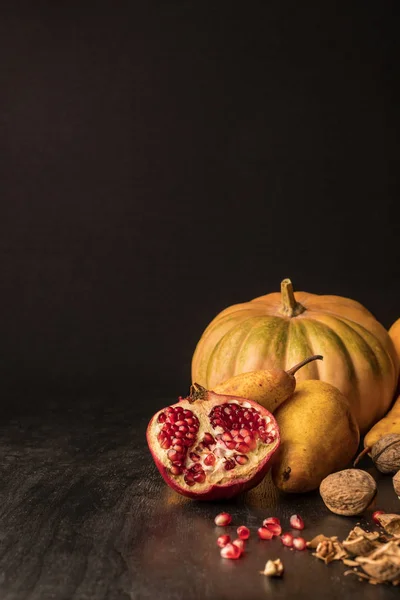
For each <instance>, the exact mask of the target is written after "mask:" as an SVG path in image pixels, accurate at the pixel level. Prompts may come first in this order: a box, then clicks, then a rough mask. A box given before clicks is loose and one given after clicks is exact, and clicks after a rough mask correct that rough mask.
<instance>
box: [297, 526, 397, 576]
mask: <svg viewBox="0 0 400 600" xmlns="http://www.w3.org/2000/svg"><path fill="white" fill-rule="evenodd" d="M380 517H382V519H381V524H382V527H383V528H384V529H385V532H386V534H382V533H379V532H378V531H374V532H367V531H365V530H364V529H362V528H361V527H359V526H356V527H354V529H352V530H351V531H350V533H349V534H348V536H347V538H346V539H345V540H343V542H340V541H339V540H338V538H337V536H332V537H326V536H325V535H323V534H321V535H318V536H316V537H315V538H313V539H312V540H311V541H309V542H307V547H308V548H309V549H314V550H315V552H313V555H314V556H316V557H317V558H319V559H321V560H322V561H324V562H325V564H328V563H330V562H331V561H333V560H341V561H342V563H343V564H344V565H346V566H348V567H352V569H350V570H348V571H345V573H344V574H345V575H356V576H357V577H358V578H359V579H360V581H361V580H363V579H364V580H367V581H368V582H369V583H371V584H372V585H377V584H379V583H389V584H392V585H400V515H394V514H391V515H380ZM383 517H386V519H383ZM390 533H392V535H387V534H390Z"/></svg>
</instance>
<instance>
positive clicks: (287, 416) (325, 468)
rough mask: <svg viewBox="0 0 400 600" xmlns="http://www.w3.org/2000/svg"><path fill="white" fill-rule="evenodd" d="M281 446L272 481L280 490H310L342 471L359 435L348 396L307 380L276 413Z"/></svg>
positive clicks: (300, 384) (353, 450) (349, 459)
mask: <svg viewBox="0 0 400 600" xmlns="http://www.w3.org/2000/svg"><path fill="white" fill-rule="evenodd" d="M275 418H276V420H277V422H278V425H279V429H280V435H281V444H280V448H279V450H278V452H277V453H276V454H275V456H274V460H273V465H272V480H273V482H274V483H275V485H276V487H277V488H278V489H279V490H281V491H283V492H293V493H300V492H309V491H312V490H315V489H317V488H318V487H319V485H320V483H321V481H322V480H323V479H324V478H325V477H327V476H328V475H330V474H331V473H333V472H334V471H339V470H341V469H343V468H345V467H346V466H347V465H348V463H349V462H350V461H351V459H352V458H353V457H354V455H355V453H356V452H357V449H358V444H359V441H360V431H359V428H358V425H357V421H356V419H355V416H354V414H353V412H352V410H351V406H350V403H349V401H348V400H347V398H346V397H345V396H344V395H343V394H342V393H341V392H340V391H339V390H338V389H337V388H336V387H334V386H333V385H331V384H329V383H326V382H324V381H320V380H316V379H310V380H307V381H301V382H299V383H298V384H297V387H296V390H295V392H294V393H293V394H292V396H291V397H290V398H289V399H288V400H286V402H285V403H284V404H282V406H280V407H279V408H278V410H277V411H276V413H275Z"/></svg>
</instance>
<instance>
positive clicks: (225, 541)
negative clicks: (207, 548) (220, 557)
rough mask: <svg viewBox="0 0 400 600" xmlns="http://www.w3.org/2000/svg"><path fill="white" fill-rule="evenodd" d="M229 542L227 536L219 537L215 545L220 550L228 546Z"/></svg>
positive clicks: (229, 539)
mask: <svg viewBox="0 0 400 600" xmlns="http://www.w3.org/2000/svg"><path fill="white" fill-rule="evenodd" d="M230 541H231V538H230V536H229V535H220V536H219V538H217V544H218V546H219V547H220V548H223V547H224V546H226V545H227V544H229V542H230Z"/></svg>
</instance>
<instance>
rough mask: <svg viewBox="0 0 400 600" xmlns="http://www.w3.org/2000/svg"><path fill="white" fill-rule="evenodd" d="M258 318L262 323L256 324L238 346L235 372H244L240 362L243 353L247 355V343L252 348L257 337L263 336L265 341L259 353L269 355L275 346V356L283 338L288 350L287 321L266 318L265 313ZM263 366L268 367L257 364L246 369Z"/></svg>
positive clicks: (277, 318) (261, 367)
mask: <svg viewBox="0 0 400 600" xmlns="http://www.w3.org/2000/svg"><path fill="white" fill-rule="evenodd" d="M258 319H259V321H260V324H259V325H256V326H255V327H254V328H253V329H252V330H250V331H249V334H248V335H247V336H246V337H245V338H243V341H242V343H241V345H240V347H239V348H238V351H237V353H236V360H235V370H234V373H235V374H237V373H242V372H243V370H242V368H241V366H240V364H239V363H240V359H242V357H243V354H244V355H245V356H246V354H247V348H246V343H247V344H248V345H249V346H250V349H252V347H254V345H255V342H256V341H257V339H258V338H261V339H262V340H263V342H264V345H263V349H262V351H261V352H260V350H259V349H258V355H261V356H268V355H269V352H268V350H269V349H271V348H274V352H273V353H272V354H273V355H274V356H277V354H278V353H277V348H278V347H279V342H280V341H281V340H282V339H283V345H284V347H285V350H286V345H287V333H286V334H285V332H286V330H287V321H285V320H283V319H280V318H279V317H268V319H266V318H265V315H263V316H260V317H258ZM272 319H273V320H272ZM267 322H269V326H268V327H266V324H267ZM271 324H272V326H271ZM266 330H267V331H268V330H269V335H268V336H265V332H266ZM252 338H253V339H252ZM275 346H276V347H275ZM278 362H279V361H278ZM263 368H266V367H265V366H263V365H257V367H256V368H251V369H246V371H249V370H256V369H263Z"/></svg>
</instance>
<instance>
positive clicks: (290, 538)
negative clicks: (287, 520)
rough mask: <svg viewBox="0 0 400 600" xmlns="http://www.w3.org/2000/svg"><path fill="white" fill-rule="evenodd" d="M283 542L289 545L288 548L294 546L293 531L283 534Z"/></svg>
mask: <svg viewBox="0 0 400 600" xmlns="http://www.w3.org/2000/svg"><path fill="white" fill-rule="evenodd" d="M281 540H282V544H283V545H284V546H287V547H288V548H292V546H293V536H292V534H291V533H284V534H283V535H281Z"/></svg>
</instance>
